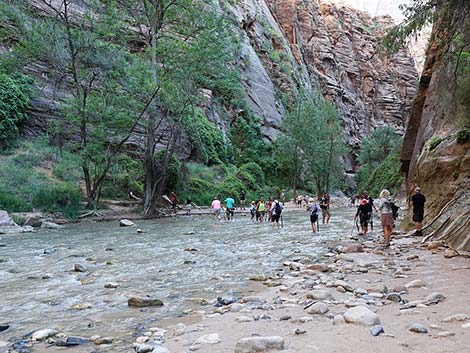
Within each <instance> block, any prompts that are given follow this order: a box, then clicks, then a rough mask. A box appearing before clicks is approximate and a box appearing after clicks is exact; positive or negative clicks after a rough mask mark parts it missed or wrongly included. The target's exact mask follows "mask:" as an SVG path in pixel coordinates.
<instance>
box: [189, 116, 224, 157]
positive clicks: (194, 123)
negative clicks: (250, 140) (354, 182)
mask: <svg viewBox="0 0 470 353" xmlns="http://www.w3.org/2000/svg"><path fill="white" fill-rule="evenodd" d="M183 128H184V129H185V131H186V133H187V134H188V135H189V138H190V140H191V142H192V144H193V146H194V148H195V150H196V153H197V158H198V159H199V160H202V161H204V162H205V163H207V164H219V163H223V162H225V161H226V160H227V157H228V156H227V154H228V153H227V144H228V143H229V142H228V141H227V140H226V139H225V137H224V135H223V134H222V131H221V130H219V129H218V128H217V127H216V126H215V125H214V124H213V123H212V122H210V121H209V120H208V119H207V116H206V115H205V114H204V112H203V111H202V110H201V109H199V108H195V109H194V110H192V114H190V115H188V116H187V117H186V118H184V120H183Z"/></svg>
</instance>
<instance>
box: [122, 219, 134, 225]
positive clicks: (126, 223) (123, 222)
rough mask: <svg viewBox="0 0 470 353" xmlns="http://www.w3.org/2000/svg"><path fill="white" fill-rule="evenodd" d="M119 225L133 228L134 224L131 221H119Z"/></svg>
mask: <svg viewBox="0 0 470 353" xmlns="http://www.w3.org/2000/svg"><path fill="white" fill-rule="evenodd" d="M119 225H120V226H121V227H133V226H135V223H134V222H132V221H129V220H128V219H121V220H120V221H119Z"/></svg>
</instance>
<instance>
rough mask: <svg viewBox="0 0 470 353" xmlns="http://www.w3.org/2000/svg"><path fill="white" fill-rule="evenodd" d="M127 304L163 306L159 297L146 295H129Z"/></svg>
mask: <svg viewBox="0 0 470 353" xmlns="http://www.w3.org/2000/svg"><path fill="white" fill-rule="evenodd" d="M127 305H128V306H135V307H145V306H163V302H162V301H161V300H160V299H156V298H148V297H131V298H129V300H128V301H127Z"/></svg>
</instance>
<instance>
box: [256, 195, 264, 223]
mask: <svg viewBox="0 0 470 353" xmlns="http://www.w3.org/2000/svg"><path fill="white" fill-rule="evenodd" d="M256 212H257V214H258V217H259V222H260V223H263V221H264V214H265V212H266V204H265V203H264V199H263V198H262V197H260V199H259V201H258V204H257V206H256Z"/></svg>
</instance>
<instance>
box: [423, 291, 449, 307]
mask: <svg viewBox="0 0 470 353" xmlns="http://www.w3.org/2000/svg"><path fill="white" fill-rule="evenodd" d="M445 299H446V297H445V295H444V294H441V293H431V294H429V295H428V296H427V297H426V299H425V300H424V303H423V304H425V305H435V304H438V303H440V302H442V301H444V300H445Z"/></svg>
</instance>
